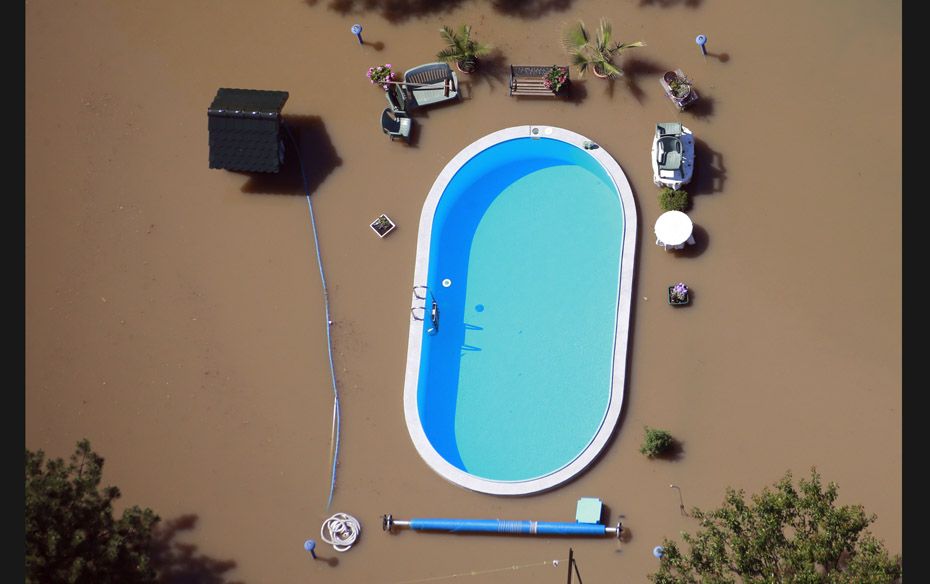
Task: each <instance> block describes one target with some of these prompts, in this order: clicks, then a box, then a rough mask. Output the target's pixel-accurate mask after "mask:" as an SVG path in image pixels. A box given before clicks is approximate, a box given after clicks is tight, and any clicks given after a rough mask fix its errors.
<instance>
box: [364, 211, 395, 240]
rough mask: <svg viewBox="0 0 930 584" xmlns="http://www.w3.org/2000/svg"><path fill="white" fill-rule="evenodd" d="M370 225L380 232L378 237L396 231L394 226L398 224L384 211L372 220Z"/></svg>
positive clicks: (372, 228) (376, 231)
mask: <svg viewBox="0 0 930 584" xmlns="http://www.w3.org/2000/svg"><path fill="white" fill-rule="evenodd" d="M369 227H371V230H372V231H374V232H375V233H377V234H378V237H384V236H385V235H387V234H388V233H390V232H392V231H394V228H395V227H397V226H396V225H395V224H394V222H393V221H391V218H390V217H388V216H387V215H385V214H384V213H382V214H381V215H380V216H378V218H377V219H375V220H374V221H372V222H371V224H370V225H369Z"/></svg>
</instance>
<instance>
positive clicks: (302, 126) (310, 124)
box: [239, 115, 342, 195]
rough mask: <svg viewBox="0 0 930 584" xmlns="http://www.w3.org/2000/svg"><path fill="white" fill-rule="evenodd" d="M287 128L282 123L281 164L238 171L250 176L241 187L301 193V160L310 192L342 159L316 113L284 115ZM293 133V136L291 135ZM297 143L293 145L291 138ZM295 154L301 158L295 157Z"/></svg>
mask: <svg viewBox="0 0 930 584" xmlns="http://www.w3.org/2000/svg"><path fill="white" fill-rule="evenodd" d="M283 117H284V123H285V124H286V125H287V128H289V129H290V134H288V129H287V128H284V127H282V130H281V138H282V139H283V140H284V164H282V165H281V170H280V171H279V172H277V173H256V172H240V173H239V174H243V175H246V176H248V177H249V180H247V181H246V183H245V184H244V185H242V189H241V191H242V192H243V193H250V194H270V195H303V194H304V185H303V180H302V178H301V174H300V163H301V161H302V162H303V167H304V171H305V172H306V173H307V186H308V188H309V189H310V194H311V195H312V194H313V193H315V192H316V191H317V189H318V188H319V186H320V185H321V184H322V183H323V181H324V180H325V179H326V177H327V176H329V174H330V173H331V172H332V171H333V170H334V169H335V168H336V167H338V166H341V165H342V159H340V158H339V156H338V155H337V154H336V149H335V148H334V147H333V143H332V141H331V140H330V139H329V133H327V131H326V126H325V124H324V123H323V120H322V119H321V118H320V117H319V116H291V115H288V116H283ZM291 136H293V140H292V139H291ZM295 140H296V141H297V144H298V145H299V152H298V149H297V148H295V146H294V141H295ZM298 155H299V156H300V158H298Z"/></svg>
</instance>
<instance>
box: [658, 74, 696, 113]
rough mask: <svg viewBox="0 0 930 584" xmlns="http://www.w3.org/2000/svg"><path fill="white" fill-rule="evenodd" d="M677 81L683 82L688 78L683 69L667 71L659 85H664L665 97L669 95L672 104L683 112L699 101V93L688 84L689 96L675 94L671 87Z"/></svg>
mask: <svg viewBox="0 0 930 584" xmlns="http://www.w3.org/2000/svg"><path fill="white" fill-rule="evenodd" d="M676 79H678V80H682V81H683V80H684V79H686V76H685V74H684V73H683V72H682V70H681V69H675V70H674V71H666V72H665V73H663V74H662V78H661V79H660V80H659V83H660V84H661V85H662V89H664V90H665V95H667V96H668V98H669V99H670V100H672V103H674V104H675V107H677V108H678V109H679V110H683V109H685V108H686V107H688V106H689V105H691V104H692V103H694V102H695V101H697V100H698V94H697V91H695V89H694V87H693V86H692V85H691V84H690V83H689V84H688V89H689V91H688V93H687V94H685V95H683V96H681V97H679V96H678V95H676V94H675V92H674V91H672V85H671V84H672V82H673V81H675V80H676Z"/></svg>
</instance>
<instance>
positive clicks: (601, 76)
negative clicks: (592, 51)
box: [591, 65, 607, 79]
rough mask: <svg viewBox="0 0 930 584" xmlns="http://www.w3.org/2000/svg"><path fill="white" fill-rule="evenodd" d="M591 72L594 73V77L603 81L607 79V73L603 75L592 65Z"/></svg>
mask: <svg viewBox="0 0 930 584" xmlns="http://www.w3.org/2000/svg"><path fill="white" fill-rule="evenodd" d="M591 71H592V72H594V76H595V77H599V78H601V79H607V74H606V73H601V72H600V71H598V70H597V65H592V66H591Z"/></svg>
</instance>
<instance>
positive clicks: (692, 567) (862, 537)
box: [649, 468, 902, 584]
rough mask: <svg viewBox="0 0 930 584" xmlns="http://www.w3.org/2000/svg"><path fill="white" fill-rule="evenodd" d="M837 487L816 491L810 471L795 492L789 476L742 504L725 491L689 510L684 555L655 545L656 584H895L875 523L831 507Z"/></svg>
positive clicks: (853, 510)
mask: <svg viewBox="0 0 930 584" xmlns="http://www.w3.org/2000/svg"><path fill="white" fill-rule="evenodd" d="M837 492H838V487H837V485H836V484H835V483H833V482H831V483H829V484H828V485H827V486H826V488H824V486H823V484H822V483H821V477H820V475H819V474H818V473H817V470H816V469H814V468H812V469H811V476H810V478H809V479H804V478H802V479H800V481H799V484H798V486H797V487H795V486H794V483H793V481H792V476H791V472H790V471H789V472H787V473H785V476H784V477H783V478H782V479H781V480H779V481H778V482H777V483H776V484H775V485H774V486H773V487H772V488H770V487H765V488H764V489H763V490H762V492H761V493H760V494H755V495H752V497H751V499H750V500H749V501H748V502H747V501H746V499H745V494H744V492H743V491H742V490H740V491H735V490H734V489H732V488H731V487H727V489H726V496H725V498H724V502H723V505H722V506H721V507H720V508H718V509H714V510H711V511H701V510H700V509H698V508H694V509H693V510H692V511H691V516H692V517H693V518H695V519H697V520H698V524H699V529H698V531H697V532H696V533H695V534H693V535H692V534H688V533H685V532H682V533H681V536H682V539H683V540H684V542H685V543H686V544H688V547H689V550H688V551H687V552H684V551H683V550H682V549H680V548H679V547H678V544H676V543H675V542H673V541H670V540H669V539H667V538H666V539H665V540H664V541H663V543H662V547H663V548H664V554H663V556H662V559H661V560H660V566H659V571H658V572H656V573H654V574H650V575H649V580H650V581H651V582H655V583H656V584H697V583H698V582H701V583H704V582H707V583H719V584H724V583H734V584H735V583H739V582H742V583H744V584H750V583H752V584H757V583H758V584H762V583H766V584H768V583H772V584H774V583H792V584H890V583H893V582H895V581H896V580H898V579H900V578H901V575H902V565H901V558H900V556H894V557H889V555H888V551H887V550H886V549H885V547H884V544H883V543H882V542H881V541H879V540H878V539H876V538H875V537H874V536H873V535H872V534H871V533H869V531H868V529H867V527H868V526H869V525H870V524H871V523H873V522H874V521H875V520H876V516H875V515H874V514H873V515H867V514H866V512H865V509H864V508H863V507H862V506H861V505H843V506H837V505H836V499H837Z"/></svg>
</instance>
